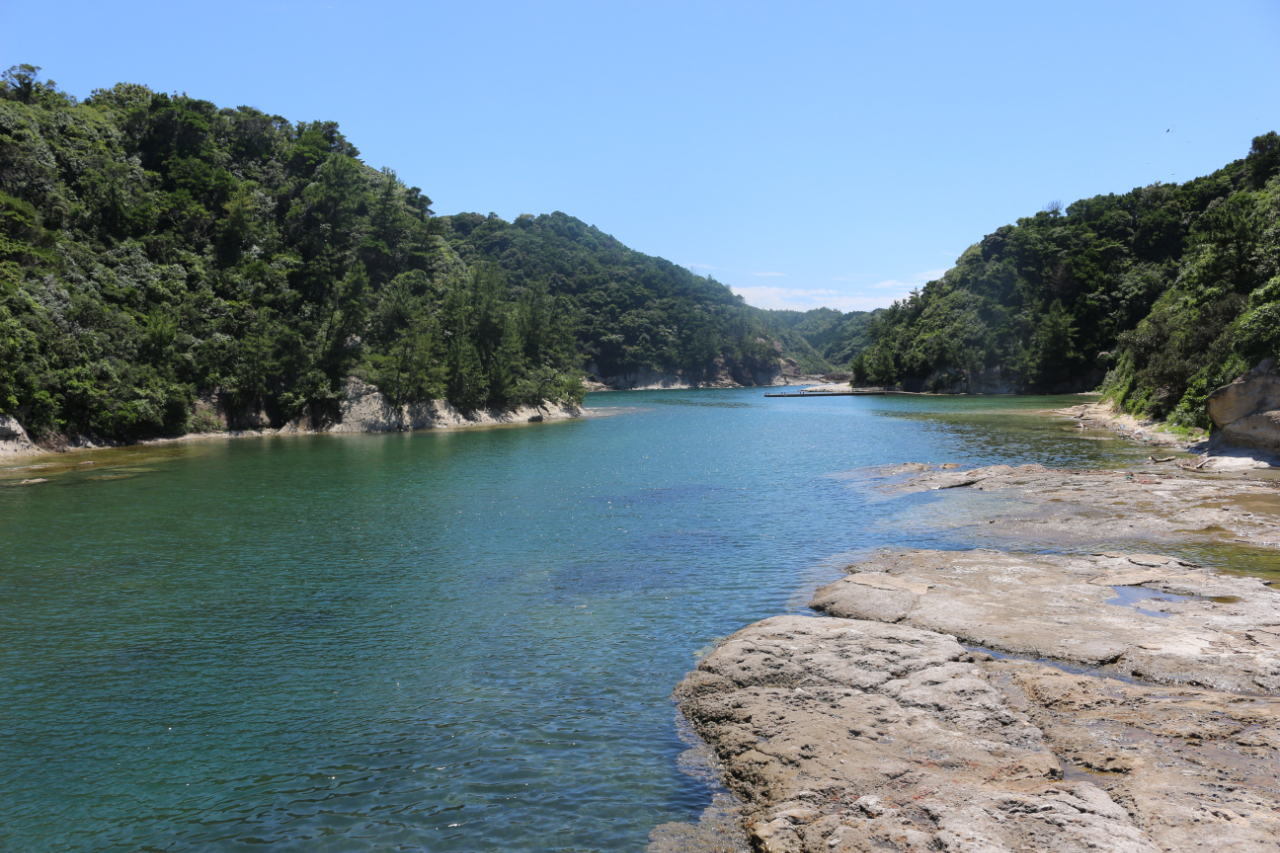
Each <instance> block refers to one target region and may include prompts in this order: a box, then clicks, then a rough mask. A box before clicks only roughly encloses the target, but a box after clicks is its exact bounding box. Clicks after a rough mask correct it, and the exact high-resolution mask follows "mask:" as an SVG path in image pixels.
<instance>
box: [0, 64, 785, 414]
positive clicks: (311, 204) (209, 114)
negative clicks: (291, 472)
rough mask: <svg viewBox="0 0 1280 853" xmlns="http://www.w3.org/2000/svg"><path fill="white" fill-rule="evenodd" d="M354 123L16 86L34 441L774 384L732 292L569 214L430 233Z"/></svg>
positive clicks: (6, 163) (132, 94) (2, 213)
mask: <svg viewBox="0 0 1280 853" xmlns="http://www.w3.org/2000/svg"><path fill="white" fill-rule="evenodd" d="M431 205H432V202H431V199H430V198H429V197H428V196H427V195H426V194H425V193H424V192H423V191H422V190H421V189H419V188H418V187H411V186H406V185H405V183H404V182H402V181H401V180H400V179H399V178H398V177H397V176H396V173H395V172H393V171H391V170H389V169H382V170H376V169H373V168H370V167H368V166H366V165H364V163H363V162H362V161H361V160H360V152H359V151H358V150H357V149H356V147H355V146H354V145H353V144H352V143H351V142H350V141H349V140H348V139H347V138H346V137H345V136H344V135H343V134H342V133H341V132H340V131H339V128H338V125H337V124H336V123H335V122H327V121H321V122H305V121H303V122H297V123H294V122H291V121H289V120H287V119H285V118H283V117H281V116H278V115H271V114H268V113H264V112H262V111H260V110H257V109H254V108H252V107H244V106H241V107H236V108H219V107H218V106H216V105H214V104H212V103H210V102H208V101H204V100H199V99H197V98H193V97H188V96H187V95H185V94H182V95H178V94H166V93H163V92H154V91H152V90H151V89H149V88H148V87H146V86H143V85H137V84H127V83H122V84H118V85H116V86H113V87H111V88H107V89H96V90H94V91H93V92H92V93H91V95H90V96H89V97H88V98H85V99H84V100H83V101H81V100H78V99H77V98H75V97H74V96H72V95H69V94H67V93H66V92H63V91H61V90H60V89H59V88H58V86H57V85H56V83H54V82H53V81H51V80H45V79H42V77H41V75H40V69H39V68H37V67H34V66H30V65H21V66H15V67H13V68H11V69H9V70H8V71H7V72H5V73H4V74H3V75H2V77H0V413H9V414H15V415H17V416H18V417H19V419H20V420H21V422H22V423H23V424H24V425H25V426H26V427H27V428H28V430H29V431H31V432H32V434H34V435H36V436H39V435H42V434H59V433H61V434H92V435H96V436H101V437H104V438H113V439H133V438H142V437H148V436H156V435H167V434H177V433H182V432H184V431H187V430H189V429H191V428H193V426H195V424H193V421H192V413H193V410H194V409H193V406H194V402H195V400H196V398H197V396H198V395H200V394H202V393H205V392H208V391H210V390H211V389H220V391H221V394H222V399H223V400H224V401H227V403H228V406H229V409H230V416H231V419H232V422H233V424H234V423H235V421H236V420H237V419H242V420H244V421H245V422H251V421H253V420H254V419H255V418H256V417H258V413H265V414H266V416H267V417H268V418H269V419H270V421H271V423H273V424H276V425H278V424H281V423H284V422H286V421H288V420H290V419H292V418H294V417H296V416H298V415H299V414H300V413H303V412H304V411H309V412H311V413H313V414H316V413H318V414H319V415H321V416H323V415H325V414H326V413H327V414H329V415H332V414H333V413H334V412H335V411H336V410H337V407H338V405H339V402H340V399H341V394H342V388H343V384H344V382H345V381H346V379H347V377H351V376H355V377H358V378H361V379H364V380H366V381H368V382H371V383H373V384H374V385H376V386H377V387H378V388H379V390H381V391H382V392H383V393H384V394H385V395H386V396H387V397H388V398H389V399H390V400H391V401H393V402H395V403H409V402H414V401H420V400H427V399H438V398H445V399H448V400H450V401H451V402H453V403H454V404H455V405H457V406H459V407H461V408H463V409H467V410H472V409H477V408H482V407H498V408H502V407H510V406H515V405H519V404H526V403H534V402H537V401H541V400H553V401H554V400H561V401H580V400H581V399H582V396H583V383H582V378H583V369H582V368H583V367H584V366H591V367H593V369H596V370H598V371H599V372H600V373H602V374H603V375H613V374H618V373H627V372H632V371H635V370H638V369H641V368H646V367H647V368H651V369H655V370H659V371H667V372H673V371H681V372H683V373H684V374H686V375H688V376H689V377H690V378H692V379H694V380H697V379H698V378H699V377H707V376H711V375H713V374H714V373H715V372H716V371H717V370H718V369H719V368H720V367H722V366H723V365H724V364H726V363H734V364H737V363H741V364H745V365H747V366H748V367H752V368H762V369H766V370H767V369H768V368H769V367H770V366H772V365H775V364H776V358H777V352H776V348H775V346H774V343H775V341H774V337H775V335H776V332H775V331H773V330H772V329H771V328H770V324H769V323H768V322H767V319H766V318H764V317H763V316H762V315H761V313H760V312H759V311H758V310H757V309H752V308H749V307H748V306H746V305H745V304H744V303H743V302H742V300H741V298H739V297H737V296H735V295H734V294H733V293H732V292H731V291H730V290H729V288H727V287H726V286H724V285H722V284H720V283H718V282H715V281H714V280H712V279H708V278H703V277H700V276H697V275H694V274H693V273H691V272H690V271H689V270H686V269H683V268H681V267H678V266H676V265H674V264H671V263H669V262H667V261H664V260H662V259H660V258H653V257H649V256H647V255H643V254H641V253H638V252H633V251H631V250H630V249H628V248H627V247H625V246H623V245H622V244H621V243H619V242H618V241H617V240H615V239H614V238H612V237H611V236H609V235H607V234H604V233H602V232H600V231H599V230H598V229H596V228H594V227H591V226H587V225H585V224H584V223H582V222H581V221H579V220H577V219H574V218H572V217H570V216H567V215H565V214H563V213H555V214H552V215H549V216H539V217H532V216H521V217H518V218H517V219H516V221H514V222H505V221H503V220H502V219H501V218H499V217H497V216H496V215H493V214H490V215H488V216H481V215H478V214H459V215H456V216H439V217H438V216H436V215H434V212H433V211H432V208H431Z"/></svg>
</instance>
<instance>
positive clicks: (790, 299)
mask: <svg viewBox="0 0 1280 853" xmlns="http://www.w3.org/2000/svg"><path fill="white" fill-rule="evenodd" d="M733 292H734V293H736V294H738V295H739V296H741V297H742V298H743V299H745V300H747V304H748V305H754V306H756V307H757V308H780V309H781V308H786V309H790V310H793V311H808V310H809V309H811V308H835V309H837V310H840V311H870V310H871V309H872V308H881V307H883V305H882V303H883V301H884V300H882V299H880V298H878V297H871V296H855V295H850V294H844V293H840V292H839V291H837V290H827V289H825V288H800V287H768V286H760V287H734V288H733Z"/></svg>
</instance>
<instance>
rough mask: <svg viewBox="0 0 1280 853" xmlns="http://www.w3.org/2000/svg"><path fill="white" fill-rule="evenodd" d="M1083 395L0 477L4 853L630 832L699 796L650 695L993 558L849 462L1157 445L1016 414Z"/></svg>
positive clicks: (296, 445)
mask: <svg viewBox="0 0 1280 853" xmlns="http://www.w3.org/2000/svg"><path fill="white" fill-rule="evenodd" d="M1075 402H1078V398H1069V399H1053V398H1023V399H1017V400H1010V399H987V400H983V399H981V398H972V399H970V398H904V397H869V398H865V397H864V398H837V399H810V400H803V399H800V400H797V399H766V398H765V397H764V396H763V394H762V392H761V391H760V390H758V389H744V390H731V391H664V392H652V393H638V392H633V393H614V394H599V395H592V396H591V397H590V398H589V400H588V405H589V406H591V407H593V408H601V407H616V406H627V407H633V408H631V409H629V410H628V411H625V412H623V413H621V414H617V415H615V416H613V417H601V418H593V419H588V420H581V421H574V422H568V423H548V424H544V425H541V426H535V427H517V428H499V429H485V430H471V431H461V432H423V433H414V434H406V435H379V436H374V435H368V436H366V435H343V436H310V437H279V438H269V439H248V440H241V441H210V442H201V443H190V444H182V445H170V446H166V447H162V448H149V449H130V450H125V451H114V452H110V453H102V454H98V455H96V456H74V457H71V458H69V460H68V461H69V462H70V463H73V464H74V463H77V462H79V461H82V460H84V459H94V460H96V464H95V465H93V466H80V465H75V466H74V467H65V466H63V467H55V468H49V469H40V470H39V471H36V472H33V471H30V470H27V471H21V472H18V471H8V472H0V475H2V476H3V477H8V478H9V479H8V480H0V693H2V694H3V701H2V703H0V848H3V849H6V850H40V851H135V850H147V851H187V850H194V851H237V850H253V851H261V850H264V849H268V848H269V849H272V850H306V851H339V850H340V851H349V850H430V851H480V850H484V851H488V850H503V851H535V850H536V851H551V850H556V851H568V850H573V851H590V850H607V851H620V850H642V849H643V848H644V846H645V842H646V838H647V836H648V834H649V832H650V830H651V829H652V828H653V827H654V826H655V825H657V824H660V823H664V822H668V821H688V820H693V819H695V818H696V816H697V814H698V812H699V811H700V809H701V808H702V807H703V806H705V805H706V802H707V799H708V793H707V791H706V789H705V788H704V787H702V786H701V785H700V784H699V783H697V782H696V781H694V780H693V779H692V778H690V777H689V776H686V775H684V774H682V773H681V772H680V771H679V770H678V768H677V766H676V758H677V755H678V754H679V752H680V751H681V750H682V749H684V745H683V744H682V743H681V742H680V740H679V739H678V737H677V736H676V728H675V724H674V714H673V709H672V705H671V704H670V702H669V699H668V696H669V694H670V691H671V689H672V687H673V686H674V685H675V683H676V682H677V681H678V680H679V679H680V678H681V676H682V675H683V674H684V673H685V672H686V671H688V670H689V669H691V668H692V667H693V666H694V664H695V662H696V659H697V655H698V654H699V652H700V651H701V650H705V649H706V647H707V646H708V645H710V644H712V643H714V642H715V641H716V640H717V638H719V637H722V636H724V635H727V634H729V633H732V632H733V631H735V630H737V629H738V628H740V627H742V626H743V625H745V624H746V623H748V622H751V621H754V620H756V619H760V618H763V617H765V616H770V615H774V614H777V613H779V612H783V611H788V610H790V611H797V610H802V609H803V604H804V602H805V601H807V595H806V594H805V593H806V592H807V591H808V590H811V589H812V588H813V587H814V586H815V585H816V584H818V583H820V582H824V581H826V580H828V579H830V578H832V577H833V576H835V575H836V574H837V572H838V568H839V567H840V566H842V565H844V564H845V563H847V562H848V561H849V560H850V559H852V558H853V557H854V556H856V555H857V554H859V553H865V552H866V551H869V550H872V549H875V548H879V547H884V546H888V545H913V546H921V547H967V546H971V545H973V544H982V543H975V542H974V541H972V540H971V539H968V538H966V537H968V536H970V534H968V533H966V532H964V531H963V530H961V531H955V530H953V529H952V528H951V527H950V526H949V523H948V522H949V521H950V520H951V519H949V518H944V517H943V514H944V513H945V512H950V510H944V509H943V508H942V507H943V503H942V501H941V500H940V498H939V496H938V495H937V494H936V493H935V494H931V495H916V496H910V497H906V498H894V499H886V498H885V497H884V495H883V494H880V493H878V492H876V491H875V490H874V489H873V488H872V487H871V484H870V482H869V481H868V479H867V477H866V476H865V475H864V474H863V473H862V471H863V469H865V468H866V467H868V466H874V465H883V464H887V463H899V462H912V461H924V462H945V461H954V462H959V463H964V464H966V465H968V464H989V463H996V462H1008V463H1012V464H1020V463H1024V462H1041V463H1045V464H1050V465H1122V464H1125V463H1127V462H1132V461H1134V460H1136V459H1139V458H1143V457H1145V455H1146V452H1147V451H1146V450H1144V449H1141V448H1137V447H1134V446H1132V445H1129V444H1126V443H1123V442H1119V441H1098V440H1085V439H1084V438H1082V437H1080V436H1079V435H1077V434H1076V433H1075V432H1073V431H1071V429H1070V428H1069V427H1070V425H1069V424H1068V425H1064V424H1063V423H1061V422H1055V421H1052V420H1049V419H1045V418H1041V417H1034V416H1031V415H1026V414H1021V415H1020V414H1018V412H1019V411H1022V412H1026V411H1030V410H1034V409H1043V408H1047V407H1050V406H1055V405H1064V404H1069V403H1075ZM993 407H994V408H998V409H1000V410H1001V411H1000V412H999V413H992V411H991V410H992V409H993ZM36 474H39V475H40V476H46V477H48V478H49V480H50V481H49V482H48V483H44V484H40V485H38V486H23V487H19V486H16V485H13V484H14V482H15V478H18V477H30V476H33V475H36ZM935 508H936V512H935Z"/></svg>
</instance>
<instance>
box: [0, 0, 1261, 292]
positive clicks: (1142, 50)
mask: <svg viewBox="0 0 1280 853" xmlns="http://www.w3.org/2000/svg"><path fill="white" fill-rule="evenodd" d="M18 63H30V64H33V65H39V66H41V67H42V68H43V69H44V72H43V73H44V76H45V77H46V78H50V79H53V80H55V81H57V83H58V85H59V86H60V87H61V88H62V89H63V90H64V91H67V92H69V93H71V94H73V95H75V96H77V97H80V98H84V97H86V96H88V95H89V93H90V92H91V91H92V90H93V89H95V88H100V87H110V86H111V85H114V84H115V83H117V82H131V83H144V84H146V85H148V86H150V87H151V88H152V89H154V90H156V91H164V92H179V93H181V92H185V93H186V94H188V95H191V96H192V97H197V98H202V99H205V100H209V101H212V102H214V103H216V104H218V105H219V106H228V107H234V106H240V105H248V106H253V107H256V108H258V109H261V110H263V111H265V112H268V113H272V114H278V115H281V116H284V117H285V118H288V119H290V120H292V121H303V120H306V121H314V120H333V121H337V122H338V123H339V124H340V125H341V127H342V130H343V132H344V133H345V134H346V135H347V137H348V139H350V140H351V141H352V142H353V143H354V144H355V145H356V146H357V147H358V148H359V149H360V151H361V158H362V159H363V160H364V161H365V162H366V163H368V164H369V165H371V166H374V167H377V168H383V167H390V168H392V169H394V170H395V171H396V173H397V174H398V175H399V177H400V178H401V179H402V180H403V181H405V182H406V183H407V184H409V185H413V186H418V187H421V188H422V189H423V191H424V192H425V193H426V194H427V195H429V196H430V197H431V198H432V199H433V200H434V202H435V204H434V209H435V211H436V213H438V214H445V213H457V212H461V211H476V212H479V213H485V214H487V213H490V212H495V213H497V214H498V215H499V216H501V217H502V218H504V219H507V220H511V219H514V218H515V217H516V216H518V215H519V214H521V213H533V214H538V213H551V212H553V211H557V210H560V211H564V212H565V213H568V214H570V215H572V216H576V217H578V218H579V219H582V220H584V221H585V222H587V223H589V224H592V225H595V226H597V227H598V228H600V229H601V230H602V231H605V232H607V233H609V234H612V235H613V236H614V237H616V238H617V239H618V240H620V241H621V242H623V243H625V244H626V245H628V246H630V247H631V248H633V249H636V250H638V251H641V252H645V253H648V254H651V255H658V256H661V257H664V258H667V259H668V260H671V261H673V262H675V263H678V264H681V265H683V266H687V267H690V268H692V269H693V270H694V271H695V272H697V273H699V274H701V275H712V276H714V277H715V278H716V280H718V281H721V282H724V283H726V284H728V285H730V286H731V287H732V288H733V289H734V290H735V291H736V292H737V293H740V294H741V295H742V296H743V297H745V298H746V300H747V302H749V303H751V304H753V305H757V306H760V307H763V308H797V309H802V310H803V309H808V308H813V307H818V306H827V307H832V308H838V309H840V310H844V311H850V310H869V309H872V308H877V307H882V306H886V305H888V304H890V303H891V302H892V301H893V300H894V299H897V298H901V297H902V296H904V295H906V294H907V293H909V292H910V291H911V290H912V289H913V288H915V287H919V286H921V285H922V284H924V283H925V282H926V281H928V280H930V279H933V278H937V277H938V276H939V275H941V274H942V273H943V272H944V271H945V270H946V269H948V268H949V267H950V266H952V265H953V264H954V262H955V260H956V258H957V257H958V256H959V255H960V253H961V252H963V251H964V250H965V248H966V247H968V246H970V245H972V244H973V243H975V242H978V241H979V240H981V239H982V237H983V236H984V235H985V234H988V233H990V232H992V231H994V230H995V229H996V228H998V227H1000V226H1001V225H1005V224H1010V223H1013V222H1015V221H1016V220H1017V219H1018V218H1019V217H1022V216H1030V215H1032V214H1034V213H1035V212H1036V211H1038V210H1040V209H1042V208H1043V207H1044V206H1045V205H1046V204H1048V203H1049V202H1051V201H1054V200H1058V201H1062V202H1063V203H1065V204H1070V203H1071V202H1072V201H1075V200H1076V199H1079V198H1087V197H1089V196H1093V195H1096V194H1099V193H1108V192H1127V191H1128V190H1130V189H1133V188H1134V187H1139V186H1146V185H1149V184H1153V183H1157V182H1175V181H1176V182H1180V181H1185V180H1188V179H1190V178H1194V177H1197V176H1199V175H1203V174H1207V173H1209V172H1212V171H1213V170H1215V169H1217V168H1220V167H1222V166H1224V165H1226V164H1227V163H1229V162H1230V161H1232V160H1236V159H1239V158H1241V157H1243V156H1244V155H1245V154H1246V153H1247V152H1248V150H1249V144H1250V140H1251V139H1252V138H1253V137H1254V136H1257V135H1259V134H1262V133H1265V132H1267V131H1270V130H1280V2H1276V0H1265V2H1263V0H1214V2H1204V0H1199V2H1181V0H1160V2H1145V0H1131V1H1130V2H1120V0H1110V2H1093V0H1073V2H1071V3H1037V2H1027V0H1021V2H964V3H961V2H910V0H897V2H840V3H827V2H791V3H786V4H784V3H781V2H776V3H756V2H749V0H737V1H736V2H698V0H682V2H671V3H668V2H665V0H644V2H609V3H601V2H592V3H587V2H536V0H525V2H518V3H517V2H507V0H486V2H484V3H462V2H456V0H455V2H450V3H438V2H412V3H410V2H405V3H399V2H379V0H365V2H361V3H342V2H315V3H312V2H286V3H273V2H265V3H243V2H237V0H228V2H220V3H202V4H195V3H174V2H164V3H160V2H128V0H117V1H116V2H111V3H102V2H97V3H87V2H76V0H60V2H59V3H57V4H56V7H55V6H50V5H46V4H39V3H31V2H29V0H25V2H13V1H12V0H0V67H8V66H10V65H15V64H18Z"/></svg>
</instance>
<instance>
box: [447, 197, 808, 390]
mask: <svg viewBox="0 0 1280 853" xmlns="http://www.w3.org/2000/svg"><path fill="white" fill-rule="evenodd" d="M438 222H439V223H440V225H441V228H442V232H443V234H444V236H445V238H446V239H447V240H448V242H449V245H450V247H451V248H452V249H453V250H454V251H455V252H456V253H457V254H458V256H459V257H460V258H461V259H462V260H463V261H464V262H466V263H475V262H476V261H477V260H482V261H485V262H488V263H492V264H494V265H495V266H496V267H497V268H499V269H501V270H502V271H503V272H505V273H506V274H507V275H508V276H509V277H510V280H511V281H512V283H513V284H514V285H515V286H516V287H540V288H545V289H546V291H547V292H548V293H550V294H552V295H553V296H554V297H555V298H557V299H561V300H563V304H564V309H565V310H566V311H571V312H572V313H573V315H574V317H575V318H576V327H577V343H578V347H579V349H580V351H581V353H582V355H583V360H584V362H588V363H590V364H593V365H594V366H595V369H596V371H597V372H599V373H600V374H601V375H603V376H618V375H625V374H628V373H634V372H636V371H638V370H640V369H642V368H649V369H652V370H656V371H660V372H675V371H680V372H682V373H684V374H685V375H687V376H689V377H690V378H691V379H694V380H697V379H700V378H705V377H706V376H708V375H710V374H711V373H713V372H714V371H715V370H716V369H717V367H718V366H719V365H721V364H723V363H725V362H729V363H732V364H738V365H745V366H747V367H748V369H768V368H771V367H772V366H773V365H774V364H775V363H776V360H777V353H776V352H775V350H774V347H773V338H774V337H776V336H777V330H776V329H775V328H774V327H773V324H771V322H770V319H769V317H768V316H767V312H762V311H760V310H759V309H756V308H751V307H750V306H748V305H746V304H745V303H744V302H743V300H742V297H740V296H736V295H735V294H734V293H733V292H732V291H731V290H730V289H729V288H728V287H726V286H724V285H723V284H720V283H719V282H717V281H716V280H715V279H713V278H703V277H702V276H698V275H695V274H693V273H692V272H690V271H689V270H687V269H685V268H683V267H679V266H676V265H675V264H673V263H671V262H670V261H666V260H663V259H662V258H655V257H652V256H650V255H644V254H641V253H640V252H634V251H632V250H631V249H628V248H627V247H626V246H624V245H623V244H622V243H621V242H619V241H618V240H616V239H614V238H613V237H611V236H609V235H608V234H605V233H603V232H602V231H600V230H599V229H597V228H595V227H594V226H590V225H587V224H586V223H584V222H582V221H580V220H578V219H575V218H573V217H572V216H567V215H565V214H563V213H559V212H556V213H552V214H550V215H543V216H532V215H529V214H525V215H522V216H519V217H517V218H516V220H515V221H514V222H505V221H503V220H502V219H500V218H499V217H498V216H497V215H496V214H493V213H491V214H489V215H488V216H487V217H486V216H481V215H480V214H477V213H463V214H458V215H456V216H444V217H440V219H439V220H438ZM800 345H802V346H805V347H807V344H804V343H803V342H800ZM824 364H825V363H824Z"/></svg>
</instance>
